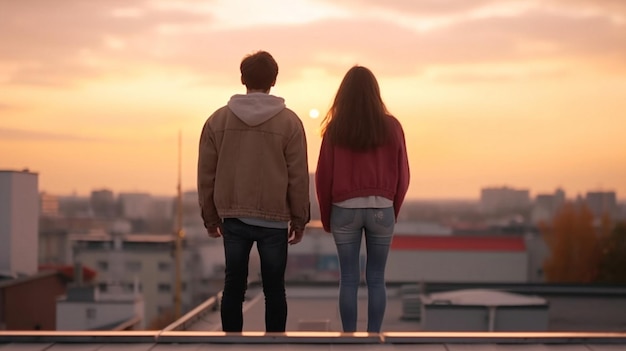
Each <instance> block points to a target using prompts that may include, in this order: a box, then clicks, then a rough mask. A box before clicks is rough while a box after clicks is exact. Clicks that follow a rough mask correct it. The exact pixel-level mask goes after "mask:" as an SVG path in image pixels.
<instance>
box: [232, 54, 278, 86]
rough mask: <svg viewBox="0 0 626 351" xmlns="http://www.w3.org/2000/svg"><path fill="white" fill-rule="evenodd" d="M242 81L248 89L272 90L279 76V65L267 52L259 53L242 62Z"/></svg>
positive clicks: (245, 58)
mask: <svg viewBox="0 0 626 351" xmlns="http://www.w3.org/2000/svg"><path fill="white" fill-rule="evenodd" d="M239 69H240V70H241V81H242V83H243V84H245V85H246V88H248V89H254V90H270V88H271V87H272V86H273V85H274V83H275V82H276V76H278V64H277V63H276V60H274V58H273V57H272V55H270V54H269V53H268V52H266V51H257V52H255V53H254V54H250V55H248V56H246V57H244V59H243V60H242V61H241V65H240V66H239Z"/></svg>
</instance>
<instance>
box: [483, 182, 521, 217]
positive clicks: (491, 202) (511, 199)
mask: <svg viewBox="0 0 626 351" xmlns="http://www.w3.org/2000/svg"><path fill="white" fill-rule="evenodd" d="M480 204H481V207H482V209H483V211H485V212H487V213H495V212H508V211H519V210H525V209H527V208H528V207H529V206H530V195H529V191H528V190H526V189H513V188H509V187H506V186H505V187H490V188H483V189H481V191H480Z"/></svg>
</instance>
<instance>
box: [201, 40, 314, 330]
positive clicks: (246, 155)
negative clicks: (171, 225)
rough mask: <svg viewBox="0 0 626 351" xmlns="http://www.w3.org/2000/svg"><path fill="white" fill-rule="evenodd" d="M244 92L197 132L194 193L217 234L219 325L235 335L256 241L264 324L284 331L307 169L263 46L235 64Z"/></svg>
mask: <svg viewBox="0 0 626 351" xmlns="http://www.w3.org/2000/svg"><path fill="white" fill-rule="evenodd" d="M240 70H241V83H242V84H244V85H245V86H246V91H247V93H246V94H237V95H234V96H232V97H231V98H230V100H229V101H228V104H227V105H226V106H224V107H222V108H220V109H218V110H217V111H215V112H214V113H213V115H211V116H210V117H209V118H208V120H207V121H206V123H205V124H204V127H203V129H202V135H201V137H200V148H199V154H198V195H199V201H200V208H201V210H202V218H203V220H204V225H205V227H206V228H207V231H208V234H209V236H210V237H212V238H218V237H223V240H224V253H225V257H226V277H225V280H224V292H223V295H222V304H221V316H222V328H223V330H224V331H227V332H241V331H242V328H243V315H242V303H243V300H244V296H245V292H246V287H247V281H248V280H247V278H248V262H249V258H250V250H251V248H252V245H253V243H255V242H256V244H257V249H258V251H259V256H260V259H261V279H262V281H263V293H264V294H265V328H266V331H268V332H284V331H285V324H286V322H287V299H286V295H285V267H286V264H287V246H288V244H292V245H293V244H297V243H299V242H300V241H301V240H302V235H303V233H304V226H305V225H306V223H308V221H309V171H308V164H307V151H306V150H307V148H306V137H305V134H304V128H303V126H302V121H300V119H299V118H298V116H297V115H296V114H295V113H294V112H293V111H291V110H289V109H288V108H286V107H285V101H284V99H282V98H280V97H276V96H273V95H270V94H269V91H270V89H271V87H273V86H274V84H275V83H276V76H277V75H278V64H277V63H276V61H275V60H274V58H273V57H272V56H271V55H270V54H269V53H267V52H265V51H259V52H256V53H254V54H251V55H248V56H246V57H245V58H244V59H243V60H242V61H241V65H240Z"/></svg>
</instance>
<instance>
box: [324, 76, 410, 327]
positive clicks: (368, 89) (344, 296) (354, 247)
mask: <svg viewBox="0 0 626 351" xmlns="http://www.w3.org/2000/svg"><path fill="white" fill-rule="evenodd" d="M322 136H323V139H322V146H321V149H320V155H319V160H318V164H317V170H316V173H315V183H316V189H317V197H318V201H319V206H320V213H321V217H322V218H321V219H322V224H323V226H324V230H325V231H327V232H332V234H333V238H334V240H335V245H336V246H337V254H338V256H339V266H340V270H341V281H340V287H339V312H340V315H341V322H342V324H343V331H344V332H354V331H356V324H357V292H358V288H359V283H360V277H361V275H360V265H359V257H360V248H361V237H362V236H363V234H364V235H365V244H366V245H365V247H366V251H367V263H366V267H365V280H366V282H367V292H368V318H367V331H368V332H371V333H378V332H380V329H381V325H382V321H383V317H384V314H385V307H386V303H387V296H386V289H385V265H386V263H387V254H388V253H389V246H390V244H391V239H392V236H393V228H394V224H395V222H396V218H397V216H398V212H399V211H400V206H401V205H402V202H403V200H404V196H405V195H406V192H407V189H408V186H409V164H408V160H407V153H406V145H405V140H404V132H403V130H402V126H401V125H400V122H398V120H397V119H396V118H394V117H393V116H391V115H390V114H389V112H387V108H386V107H385V104H384V103H383V101H382V98H381V96H380V90H379V87H378V82H377V81H376V77H374V74H373V73H372V72H371V71H370V70H369V69H367V68H365V67H361V66H354V67H352V68H351V69H350V70H349V71H348V72H347V73H346V75H345V77H344V78H343V81H342V82H341V85H340V86H339V90H338V91H337V95H336V96H335V100H334V102H333V104H332V106H331V108H330V110H329V111H328V113H327V114H326V117H325V118H324V120H323V121H322Z"/></svg>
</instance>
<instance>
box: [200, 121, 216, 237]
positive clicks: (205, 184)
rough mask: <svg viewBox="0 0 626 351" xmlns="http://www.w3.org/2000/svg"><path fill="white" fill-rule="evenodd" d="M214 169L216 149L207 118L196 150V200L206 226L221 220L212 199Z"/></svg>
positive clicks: (211, 225)
mask: <svg viewBox="0 0 626 351" xmlns="http://www.w3.org/2000/svg"><path fill="white" fill-rule="evenodd" d="M216 169H217V149H216V146H215V139H214V135H213V133H212V131H211V128H210V126H209V122H208V120H207V122H206V123H205V124H204V127H203V128H202V134H201V135H200V146H199V150H198V200H199V202H200V213H201V214H202V220H203V221H204V226H205V227H206V228H209V227H214V226H217V225H219V224H220V222H221V219H220V217H219V215H218V213H217V209H216V208H215V202H214V200H213V193H214V190H215V172H216Z"/></svg>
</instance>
